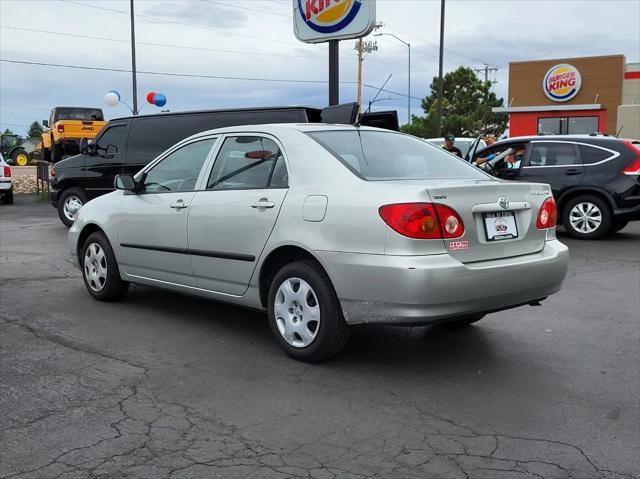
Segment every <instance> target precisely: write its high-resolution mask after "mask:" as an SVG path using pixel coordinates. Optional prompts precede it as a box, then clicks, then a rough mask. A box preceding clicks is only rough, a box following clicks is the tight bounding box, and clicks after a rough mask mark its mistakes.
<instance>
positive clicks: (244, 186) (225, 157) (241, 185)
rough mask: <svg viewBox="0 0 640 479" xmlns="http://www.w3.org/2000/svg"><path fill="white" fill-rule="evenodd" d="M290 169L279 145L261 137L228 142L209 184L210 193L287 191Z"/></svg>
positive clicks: (232, 139) (220, 153) (215, 165)
mask: <svg viewBox="0 0 640 479" xmlns="http://www.w3.org/2000/svg"><path fill="white" fill-rule="evenodd" d="M287 186H288V174H287V167H286V165H285V163H284V158H283V156H282V152H281V151H280V148H279V147H278V145H277V144H276V143H275V142H274V141H273V140H271V139H269V138H264V137H260V136H237V137H229V138H227V139H225V140H224V144H223V145H222V148H220V152H219V153H218V156H217V157H216V161H215V163H214V165H213V169H212V170H211V175H210V176H209V180H208V181H207V189H208V190H250V189H262V188H286V187H287Z"/></svg>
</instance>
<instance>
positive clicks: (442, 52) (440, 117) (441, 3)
mask: <svg viewBox="0 0 640 479" xmlns="http://www.w3.org/2000/svg"><path fill="white" fill-rule="evenodd" d="M443 59H444V0H440V59H439V61H438V128H437V132H438V134H437V136H438V138H439V137H441V136H442V98H443V89H444V85H443V81H442V64H443Z"/></svg>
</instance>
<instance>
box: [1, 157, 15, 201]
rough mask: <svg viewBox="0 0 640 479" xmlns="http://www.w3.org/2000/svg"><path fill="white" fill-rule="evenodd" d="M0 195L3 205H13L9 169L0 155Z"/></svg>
mask: <svg viewBox="0 0 640 479" xmlns="http://www.w3.org/2000/svg"><path fill="white" fill-rule="evenodd" d="M0 195H1V196H2V202H3V203H4V204H5V205H10V204H13V185H12V183H11V167H10V166H9V165H8V164H7V162H6V161H4V158H3V157H2V153H0Z"/></svg>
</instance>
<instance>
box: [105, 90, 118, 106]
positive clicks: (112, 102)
mask: <svg viewBox="0 0 640 479" xmlns="http://www.w3.org/2000/svg"><path fill="white" fill-rule="evenodd" d="M104 102H105V103H106V104H107V105H108V106H116V105H117V104H118V103H120V95H119V94H118V92H117V91H110V92H108V93H107V94H106V95H105V96H104Z"/></svg>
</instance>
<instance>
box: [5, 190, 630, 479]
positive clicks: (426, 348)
mask: <svg viewBox="0 0 640 479" xmlns="http://www.w3.org/2000/svg"><path fill="white" fill-rule="evenodd" d="M65 240H66V228H65V227H64V226H62V224H61V223H60V222H59V221H58V220H57V215H56V212H55V210H54V209H53V208H52V207H51V206H49V205H48V204H38V203H35V202H34V200H33V198H32V197H26V196H17V197H16V204H15V205H13V206H0V260H1V264H0V347H1V349H0V413H1V414H0V430H1V433H0V478H9V477H11V478H14V477H15V478H21V479H26V478H49V477H64V478H100V479H106V478H109V479H110V478H154V479H156V478H211V477H216V478H236V477H237V478H314V479H324V478H369V477H378V478H480V479H483V478H487V479H503V478H504V479H507V478H517V479H519V478H522V479H529V478H554V479H555V478H558V479H563V478H567V479H568V478H571V479H581V478H614V479H618V478H638V477H640V452H639V451H640V367H639V364H640V334H639V323H640V319H639V318H640V311H639V310H640V293H639V291H640V274H639V273H640V241H639V240H640V223H636V224H633V225H631V226H629V227H627V228H626V229H625V230H624V231H622V232H621V233H619V234H617V235H615V237H613V238H610V239H607V240H604V241H599V242H578V241H574V240H570V239H568V238H566V237H564V236H562V237H561V240H562V241H564V242H566V243H567V244H568V245H569V246H570V248H571V266H570V274H569V277H568V278H567V281H566V282H565V287H564V289H563V291H561V292H560V293H559V294H557V295H556V296H554V297H552V298H550V299H549V300H548V301H546V302H544V303H543V305H542V306H540V307H524V308H519V309H516V310H512V311H507V312H502V313H497V314H493V315H491V316H489V317H487V318H485V319H484V320H483V321H481V322H479V323H478V324H477V325H476V326H474V327H470V328H468V329H466V330H462V331H455V332H451V331H445V330H442V329H440V328H426V327H421V328H393V327H382V326H360V327H357V328H354V331H353V335H352V337H351V340H350V343H349V346H348V347H347V349H346V351H345V352H344V353H343V354H342V355H341V356H340V357H338V358H336V359H335V360H332V361H329V362H325V363H321V364H315V365H308V364H303V363H298V362H295V361H293V360H291V359H289V358H288V357H287V356H285V355H284V353H282V352H281V351H280V349H279V347H278V345H277V344H276V342H275V340H274V339H272V337H271V332H270V330H269V327H268V325H267V323H266V321H265V318H264V317H263V316H262V315H261V314H258V313H255V312H252V311H247V310H243V309H239V308H235V307H232V306H226V305H223V304H219V303H214V302H209V301H205V300H201V299H196V298H190V297H187V296H181V295H178V294H174V293H169V292H166V291H162V290H158V289H153V288H147V287H141V286H135V287H133V288H132V289H131V291H130V294H129V295H128V296H127V298H126V299H125V301H123V302H120V303H111V304H105V303H98V302H96V301H93V300H92V299H91V298H90V297H89V295H88V293H86V291H85V290H84V285H83V283H82V280H81V277H80V273H79V272H78V271H76V270H74V268H73V267H72V266H71V265H70V264H68V263H66V262H65V260H66V258H65V256H66V249H65Z"/></svg>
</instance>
